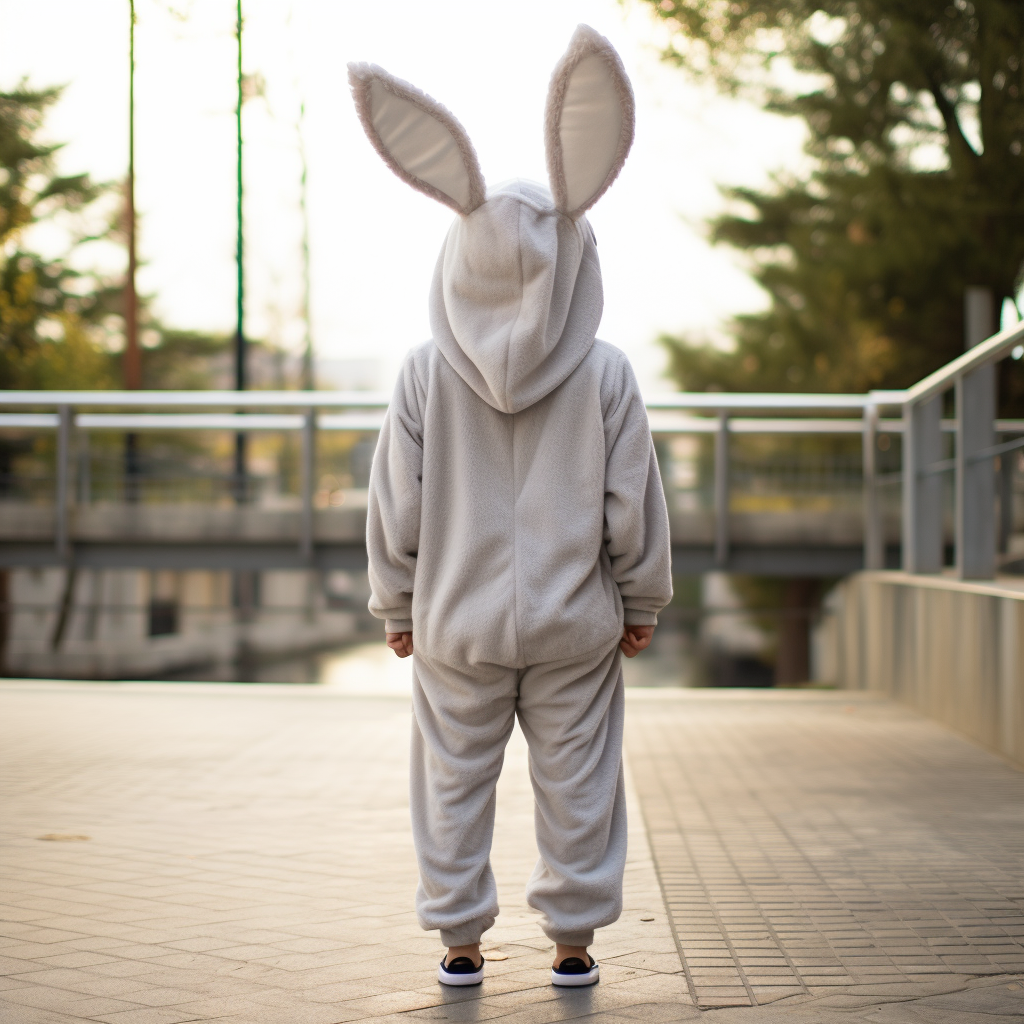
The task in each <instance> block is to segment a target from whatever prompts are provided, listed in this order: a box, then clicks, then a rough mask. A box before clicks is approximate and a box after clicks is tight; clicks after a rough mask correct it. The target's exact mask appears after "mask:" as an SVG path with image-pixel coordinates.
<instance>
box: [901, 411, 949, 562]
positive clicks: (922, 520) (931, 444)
mask: <svg viewBox="0 0 1024 1024" xmlns="http://www.w3.org/2000/svg"><path fill="white" fill-rule="evenodd" d="M941 458H942V396H941V395H937V396H936V397H935V398H930V399H928V400H927V401H925V402H917V403H907V404H906V405H904V407H903V538H902V541H903V553H902V562H903V569H904V571H906V572H940V571H941V570H942V477H941V476H940V475H939V474H938V473H928V472H926V471H927V469H928V467H929V466H930V465H931V464H932V463H934V462H938V461H939V460H940V459H941Z"/></svg>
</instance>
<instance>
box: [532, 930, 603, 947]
mask: <svg viewBox="0 0 1024 1024" xmlns="http://www.w3.org/2000/svg"><path fill="white" fill-rule="evenodd" d="M544 934H545V935H547V937H548V938H549V939H550V940H551V941H552V942H560V943H561V944H562V945H563V946H592V945H593V944H594V929H593V928H591V929H590V931H588V932H556V931H548V930H547V929H545V931H544Z"/></svg>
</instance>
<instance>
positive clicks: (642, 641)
mask: <svg viewBox="0 0 1024 1024" xmlns="http://www.w3.org/2000/svg"><path fill="white" fill-rule="evenodd" d="M652 636H654V627H653V626H627V627H626V628H625V629H624V630H623V631H622V639H621V640H620V641H619V650H620V651H622V653H623V654H624V655H625V656H626V657H627V658H635V657H636V656H637V655H638V654H639V653H640V652H641V651H642V650H644V648H645V647H649V646H650V644H651V637H652ZM409 646H410V648H411V647H412V637H409Z"/></svg>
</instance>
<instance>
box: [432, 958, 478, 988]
mask: <svg viewBox="0 0 1024 1024" xmlns="http://www.w3.org/2000/svg"><path fill="white" fill-rule="evenodd" d="M447 959H448V957H447V956H446V957H445V958H444V960H447ZM444 960H442V961H441V963H440V965H439V966H438V968H437V980H438V981H439V982H441V984H442V985H479V984H480V982H482V981H483V980H484V958H483V957H481V958H480V966H479V967H477V966H476V964H474V963H473V961H472V960H470V958H469V957H468V956H457V957H456V958H455V959H454V960H453V961H452V962H451V963H450V964H446V963H445V962H444Z"/></svg>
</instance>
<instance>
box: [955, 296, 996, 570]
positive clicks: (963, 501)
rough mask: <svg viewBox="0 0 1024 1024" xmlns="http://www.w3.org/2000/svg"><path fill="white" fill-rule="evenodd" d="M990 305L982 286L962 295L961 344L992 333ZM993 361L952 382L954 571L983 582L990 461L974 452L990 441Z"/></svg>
mask: <svg viewBox="0 0 1024 1024" xmlns="http://www.w3.org/2000/svg"><path fill="white" fill-rule="evenodd" d="M993 314H994V303H993V300H992V292H991V291H990V290H989V289H988V288H968V289H967V293H966V295H965V297H964V343H965V344H964V347H965V348H973V347H974V346H975V345H977V344H979V343H980V342H982V341H984V340H985V339H986V338H988V337H989V336H990V335H991V334H992V332H993V327H994V323H993ZM995 418H996V368H995V364H994V363H989V364H988V365H987V366H982V367H979V368H978V369H977V370H974V371H973V372H972V373H968V374H965V375H964V376H963V377H960V378H958V379H957V382H956V423H957V429H956V569H957V575H958V576H959V577H960V578H961V579H966V580H989V579H992V578H993V577H994V576H995V571H996V522H995V513H996V479H995V463H994V460H993V459H992V458H991V457H989V458H982V459H978V458H977V455H978V453H980V452H982V451H983V450H985V449H987V448H991V447H992V446H993V445H994V444H995V443H996V435H995Z"/></svg>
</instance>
